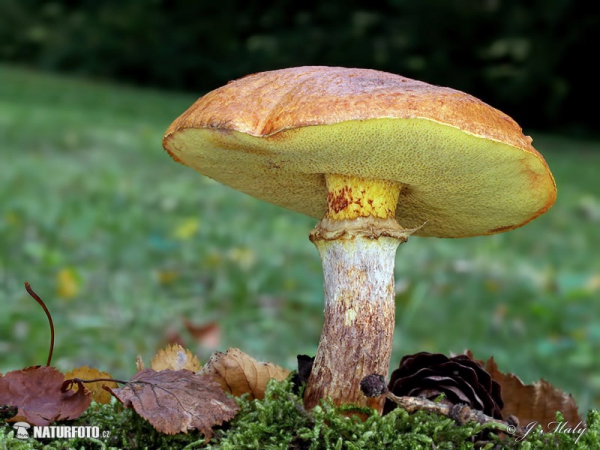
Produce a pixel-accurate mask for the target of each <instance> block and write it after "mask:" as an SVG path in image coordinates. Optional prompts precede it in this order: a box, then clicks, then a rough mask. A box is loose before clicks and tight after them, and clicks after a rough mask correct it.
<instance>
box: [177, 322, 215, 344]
mask: <svg viewBox="0 0 600 450" xmlns="http://www.w3.org/2000/svg"><path fill="white" fill-rule="evenodd" d="M183 325H184V326H185V328H186V329H187V330H188V332H189V333H190V334H191V335H192V337H193V338H194V340H195V341H196V342H197V343H198V344H200V345H202V346H203V347H205V348H209V349H216V348H217V347H218V346H219V344H220V342H221V328H220V327H219V324H218V323H216V322H209V323H205V324H203V325H194V324H193V323H192V322H190V321H189V320H187V319H183Z"/></svg>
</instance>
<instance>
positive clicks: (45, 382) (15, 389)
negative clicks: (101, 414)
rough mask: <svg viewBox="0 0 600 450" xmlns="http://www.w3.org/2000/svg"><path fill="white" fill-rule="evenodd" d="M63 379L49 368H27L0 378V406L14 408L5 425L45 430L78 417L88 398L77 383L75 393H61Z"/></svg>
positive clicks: (85, 390) (58, 373)
mask: <svg viewBox="0 0 600 450" xmlns="http://www.w3.org/2000/svg"><path fill="white" fill-rule="evenodd" d="M64 379H65V376H64V375H63V374H62V373H61V372H59V371H58V370H56V369H55V368H54V367H49V366H43V367H39V366H34V367H27V368H25V369H22V370H14V371H12V372H8V373H7V374H6V375H4V376H3V377H0V405H11V406H16V407H18V412H17V415H16V416H14V417H12V418H11V419H8V421H9V422H29V423H30V424H32V425H37V426H46V425H49V424H50V423H52V422H54V421H57V420H72V419H76V418H77V417H79V416H80V415H81V414H83V412H84V411H85V410H86V409H87V407H88V406H89V405H90V403H91V402H92V394H91V392H90V391H88V390H87V389H86V388H85V387H84V386H83V384H82V383H78V391H77V392H75V391H73V390H70V389H69V390H66V391H65V392H62V391H61V386H62V384H63V381H64Z"/></svg>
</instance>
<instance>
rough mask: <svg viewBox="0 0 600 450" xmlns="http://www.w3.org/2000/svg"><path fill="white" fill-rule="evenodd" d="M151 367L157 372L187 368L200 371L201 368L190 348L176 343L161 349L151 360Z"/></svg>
mask: <svg viewBox="0 0 600 450" xmlns="http://www.w3.org/2000/svg"><path fill="white" fill-rule="evenodd" d="M150 367H151V368H152V369H153V370H156V371H157V372H159V371H161V370H167V369H171V370H181V369H187V370H191V371H192V372H198V371H199V370H200V362H199V361H198V358H196V357H195V356H194V355H193V354H192V353H191V352H190V351H189V350H186V349H184V348H183V347H182V346H181V345H178V344H175V345H167V347H166V348H165V349H164V350H159V351H158V353H157V354H156V355H155V356H154V358H152V361H150ZM138 369H139V367H138Z"/></svg>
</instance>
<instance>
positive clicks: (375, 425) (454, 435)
mask: <svg viewBox="0 0 600 450" xmlns="http://www.w3.org/2000/svg"><path fill="white" fill-rule="evenodd" d="M237 401H238V404H239V405H240V408H241V409H240V412H239V413H238V414H237V416H236V417H235V418H234V419H233V420H232V421H231V422H230V423H228V424H226V425H224V426H223V427H218V428H216V429H215V437H214V438H213V439H212V440H211V441H210V442H209V443H208V444H205V442H204V437H203V436H202V435H201V434H199V433H196V432H193V433H189V434H178V435H175V436H168V435H164V434H160V433H158V432H156V431H155V430H154V428H152V426H151V425H150V424H148V423H147V422H146V421H145V420H144V419H142V418H140V417H139V416H138V415H137V414H136V413H135V412H133V411H132V410H124V409H123V408H122V407H121V405H120V404H118V403H112V404H110V405H98V404H93V405H92V406H91V407H90V408H89V409H88V410H87V411H86V413H85V414H84V415H83V416H82V417H80V418H79V419H78V420H76V421H74V422H71V423H69V425H92V426H98V427H99V428H100V431H101V432H103V431H104V432H109V433H110V437H109V438H107V439H102V438H99V439H96V440H93V439H65V440H59V439H55V440H48V439H46V440H44V439H39V440H34V439H29V440H27V441H20V440H18V439H16V438H15V437H14V430H13V429H12V426H11V425H10V424H3V425H0V450H4V449H11V450H12V449H17V450H30V449H42V448H45V449H101V448H107V449H113V448H115V449H121V448H126V449H134V448H149V449H151V448H161V449H181V448H187V449H195V448H210V449H223V450H227V449H232V450H233V449H243V448H250V449H252V448H260V449H294V450H300V449H310V450H319V449H332V450H334V449H336V450H337V449H340V450H341V449H344V450H358V449H381V448H394V449H431V448H436V449H473V448H478V449H479V448H481V449H494V450H496V448H507V449H513V448H514V449H518V450H530V449H531V450H535V449H547V448H554V449H592V448H600V412H599V411H590V412H589V414H588V417H587V430H586V432H585V433H583V435H581V436H579V434H569V433H556V434H554V433H546V434H541V433H540V432H539V429H536V430H532V432H531V433H529V435H528V436H527V438H526V439H524V440H523V441H522V442H516V441H515V440H514V439H512V438H507V439H503V440H501V439H500V438H499V437H497V436H495V435H494V434H493V433H492V432H491V431H489V430H488V431H486V430H485V427H483V426H481V425H476V424H467V425H464V426H457V425H456V424H455V422H454V421H452V420H451V419H448V418H446V417H443V416H438V415H433V414H429V413H425V412H418V413H415V414H408V413H406V412H405V411H403V410H401V409H396V410H395V411H393V412H392V413H390V414H388V415H386V416H384V417H380V416H378V415H376V414H374V413H373V412H371V411H369V410H366V409H356V408H350V407H347V408H335V407H334V406H333V405H331V404H330V403H327V402H323V403H322V404H321V405H320V406H318V407H316V408H315V409H313V410H312V411H311V412H307V411H305V410H304V407H303V406H302V400H301V397H300V396H298V395H296V394H294V393H293V392H292V386H291V384H290V383H289V382H288V381H284V382H274V381H271V382H270V383H269V386H268V389H267V392H266V397H265V399H264V400H261V401H258V400H247V399H245V398H240V399H237ZM354 413H359V414H362V415H363V418H364V417H366V420H364V421H363V420H360V419H358V418H357V417H356V415H354V416H353V414H354ZM557 420H558V421H560V420H561V417H560V415H558V416H557ZM482 432H483V433H482ZM485 433H487V434H485ZM481 436H486V437H485V439H483V438H481ZM578 438H579V440H577V439H578ZM477 439H480V440H479V441H477ZM496 445H499V447H495V446H496Z"/></svg>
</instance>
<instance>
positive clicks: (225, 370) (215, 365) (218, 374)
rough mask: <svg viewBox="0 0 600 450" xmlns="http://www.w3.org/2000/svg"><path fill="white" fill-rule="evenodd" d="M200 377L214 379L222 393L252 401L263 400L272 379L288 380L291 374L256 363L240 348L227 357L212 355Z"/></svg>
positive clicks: (273, 365)
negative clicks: (247, 396)
mask: <svg viewBox="0 0 600 450" xmlns="http://www.w3.org/2000/svg"><path fill="white" fill-rule="evenodd" d="M200 373H202V374H206V375H211V376H212V377H214V379H215V380H216V381H217V382H218V383H219V384H220V385H221V387H222V388H223V390H224V391H226V392H229V393H231V394H232V395H235V396H238V397H239V396H241V395H243V394H250V398H256V399H259V400H260V399H263V398H264V396H265V390H266V388H267V382H268V381H269V380H270V379H271V378H274V379H276V380H278V381H281V380H285V379H286V378H287V376H288V375H289V374H290V371H289V370H287V369H283V368H281V367H279V366H276V365H275V364H272V363H266V362H260V361H257V360H255V359H254V358H252V357H250V356H248V355H247V354H245V353H244V352H242V351H241V350H239V349H237V348H230V349H229V350H227V352H226V353H221V352H215V353H213V354H212V356H211V357H210V359H209V360H208V362H207V363H206V364H205V365H204V367H203V368H202V371H201V372H200Z"/></svg>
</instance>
